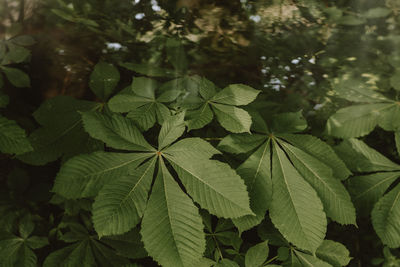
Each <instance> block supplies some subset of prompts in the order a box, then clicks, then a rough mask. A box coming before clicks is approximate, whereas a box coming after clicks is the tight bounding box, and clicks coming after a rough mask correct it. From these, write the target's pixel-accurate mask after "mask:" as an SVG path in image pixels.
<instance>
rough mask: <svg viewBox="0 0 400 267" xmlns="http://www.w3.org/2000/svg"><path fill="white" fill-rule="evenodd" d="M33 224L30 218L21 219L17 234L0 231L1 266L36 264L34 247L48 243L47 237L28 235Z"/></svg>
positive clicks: (33, 266)
mask: <svg viewBox="0 0 400 267" xmlns="http://www.w3.org/2000/svg"><path fill="white" fill-rule="evenodd" d="M25 218H26V217H25ZM34 227H35V225H34V224H33V222H32V221H30V220H24V219H23V220H21V222H20V224H19V236H16V235H14V234H12V233H9V232H4V231H0V265H1V266H27V267H31V266H32V267H35V266H37V257H36V255H35V253H34V252H33V250H34V249H39V248H42V247H44V246H46V245H48V243H49V242H48V239H47V237H39V236H30V235H31V233H32V231H33V229H34Z"/></svg>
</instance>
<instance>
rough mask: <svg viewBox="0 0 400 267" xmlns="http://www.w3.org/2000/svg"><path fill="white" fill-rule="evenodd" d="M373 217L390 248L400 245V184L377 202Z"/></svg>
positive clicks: (379, 232)
mask: <svg viewBox="0 0 400 267" xmlns="http://www.w3.org/2000/svg"><path fill="white" fill-rule="evenodd" d="M371 217H372V225H373V226H374V229H375V231H376V233H377V234H378V236H379V237H380V239H381V240H382V242H383V243H384V244H385V245H388V246H389V247H390V248H397V247H400V223H399V222H400V184H398V185H397V186H396V187H395V188H394V189H393V190H391V191H390V192H389V193H387V194H386V195H385V196H383V197H382V198H381V199H380V200H379V201H378V202H377V203H376V204H375V206H374V209H373V210H372V212H371Z"/></svg>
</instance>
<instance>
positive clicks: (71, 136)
mask: <svg viewBox="0 0 400 267" xmlns="http://www.w3.org/2000/svg"><path fill="white" fill-rule="evenodd" d="M98 107H99V104H98V103H94V102H89V101H83V100H76V99H73V98H71V97H67V96H57V97H55V98H53V99H50V100H47V101H45V102H44V103H43V104H42V105H41V106H40V107H39V109H37V110H36V111H35V112H34V114H33V116H34V117H35V119H36V121H37V122H38V123H39V124H40V125H41V126H42V127H41V128H38V129H37V130H35V131H34V132H33V133H31V135H30V136H29V141H30V143H31V145H32V147H33V151H32V152H29V153H25V154H22V155H20V156H19V157H18V158H19V159H20V160H22V161H23V162H26V163H29V164H32V165H44V164H46V163H48V162H51V161H54V160H56V159H57V158H59V157H61V156H64V157H71V156H73V155H77V154H80V153H88V152H92V151H96V150H101V149H102V145H101V143H99V142H97V141H95V140H93V139H91V138H90V136H89V135H88V134H87V133H86V132H85V131H84V129H83V125H82V118H81V115H80V114H79V111H82V112H84V111H89V110H94V109H97V108H98ZM71 144H73V145H71Z"/></svg>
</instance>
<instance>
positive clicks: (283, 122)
mask: <svg viewBox="0 0 400 267" xmlns="http://www.w3.org/2000/svg"><path fill="white" fill-rule="evenodd" d="M306 128H307V121H306V119H305V118H304V117H303V114H302V111H301V110H299V111H298V112H287V113H280V114H277V115H275V116H273V118H272V125H271V129H272V131H273V132H274V133H296V132H301V131H304V130H305V129H306Z"/></svg>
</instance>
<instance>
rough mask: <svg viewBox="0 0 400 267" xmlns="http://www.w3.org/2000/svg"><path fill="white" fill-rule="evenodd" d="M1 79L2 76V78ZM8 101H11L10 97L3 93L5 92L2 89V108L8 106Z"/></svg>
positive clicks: (0, 99)
mask: <svg viewBox="0 0 400 267" xmlns="http://www.w3.org/2000/svg"><path fill="white" fill-rule="evenodd" d="M0 79H1V78H0ZM0 88H1V86H0ZM8 102H9V97H8V95H6V94H3V93H2V92H1V91H0V108H4V107H6V106H7V105H8Z"/></svg>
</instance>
